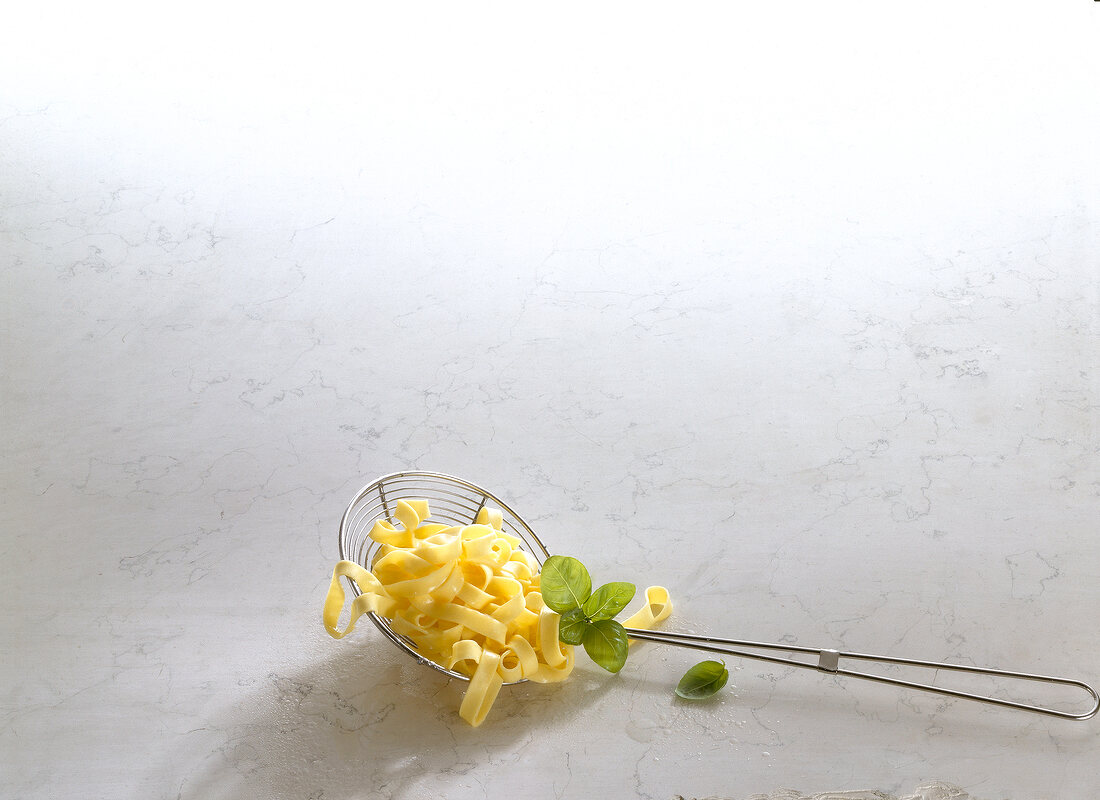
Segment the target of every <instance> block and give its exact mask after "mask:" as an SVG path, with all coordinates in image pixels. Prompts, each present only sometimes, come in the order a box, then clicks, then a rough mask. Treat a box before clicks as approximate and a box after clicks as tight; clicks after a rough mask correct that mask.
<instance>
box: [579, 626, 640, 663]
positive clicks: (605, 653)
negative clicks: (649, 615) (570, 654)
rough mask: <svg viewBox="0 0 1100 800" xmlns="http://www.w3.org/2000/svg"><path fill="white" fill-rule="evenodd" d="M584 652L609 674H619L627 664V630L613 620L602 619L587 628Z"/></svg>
mask: <svg viewBox="0 0 1100 800" xmlns="http://www.w3.org/2000/svg"><path fill="white" fill-rule="evenodd" d="M583 644H584V652H586V653H588V657H589V658H591V659H592V660H593V661H595V662H596V663H597V664H599V665H600V666H601V667H603V668H604V669H606V670H607V671H608V672H618V671H619V670H621V669H622V668H623V664H625V663H626V654H627V650H628V648H629V642H628V641H627V638H626V630H625V629H624V628H623V626H622V625H620V624H619V623H618V622H616V621H615V620H613V619H601V620H599V621H598V622H593V623H591V624H589V625H587V626H585V630H584V640H583Z"/></svg>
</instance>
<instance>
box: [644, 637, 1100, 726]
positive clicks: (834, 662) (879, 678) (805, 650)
mask: <svg viewBox="0 0 1100 800" xmlns="http://www.w3.org/2000/svg"><path fill="white" fill-rule="evenodd" d="M626 633H627V636H629V637H630V638H631V639H640V640H642V641H647V642H657V643H659V644H671V645H675V646H676V647H687V648H690V649H692V650H705V651H707V652H711V653H721V654H723V655H729V656H739V657H741V658H753V659H757V660H759V661H770V662H771V663H773V664H782V665H783V666H787V667H803V668H805V669H815V670H819V671H821V672H827V673H829V674H831V675H843V676H845V677H848V678H861V679H863V680H868V681H875V682H876V683H888V684H890V685H892V686H902V687H905V688H907V689H919V690H921V691H925V692H934V693H936V694H941V695H947V696H948V697H958V698H962V699H964V700H977V701H979V702H982V703H989V704H991V705H997V706H1005V707H1007V708H1016V709H1020V710H1022V711H1034V712H1036V713H1038V714H1046V715H1048V716H1051V717H1061V718H1063V719H1075V720H1086V719H1090V718H1091V717H1093V716H1095V714H1096V712H1097V710H1098V709H1100V696H1098V695H1097V693H1096V690H1095V689H1093V688H1092V687H1091V686H1089V685H1088V684H1087V683H1083V682H1082V681H1078V680H1073V679H1071V678H1059V677H1054V676H1051V675H1035V674H1032V673H1029V672H1013V671H1009V670H1000V669H990V668H988V667H971V666H966V665H964V664H947V663H944V662H941V661H922V660H918V659H912V658H896V657H894V656H880V655H872V654H869V653H847V652H843V651H840V650H833V649H831V648H816V647H800V646H797V645H786V644H777V643H774V642H750V641H745V640H741V639H722V638H717V637H713V636H701V635H699V634H693V633H673V632H669V631H645V630H637V629H635V628H627V629H626ZM741 647H752V648H756V649H761V650H777V651H783V652H787V653H800V654H807V655H814V656H817V662H816V663H812V662H806V661H795V660H793V659H791V658H783V657H780V656H773V655H766V654H764V653H752V652H746V651H743V650H739V649H734V648H741ZM841 659H851V660H856V661H871V662H878V663H882V664H899V665H903V666H908V667H920V668H924V669H929V670H934V671H938V670H948V671H951V672H966V673H970V674H972V675H984V676H987V677H999V678H1010V679H1013V680H1022V681H1038V682H1041V683H1054V684H1059V685H1062V686H1070V687H1073V688H1075V689H1082V690H1084V691H1085V692H1086V693H1087V694H1088V695H1089V697H1090V698H1091V699H1092V707H1091V708H1090V709H1089V710H1088V711H1085V712H1083V713H1079V714H1075V713H1072V712H1069V711H1059V710H1057V709H1054V708H1048V707H1045V706H1038V705H1031V704H1028V703H1018V702H1016V701H1014V700H1003V699H1001V698H999V697H991V696H988V695H981V694H972V693H970V692H960V691H957V690H955V689H948V688H947V687H944V686H936V685H933V684H931V683H916V682H914V681H903V680H899V679H897V678H889V677H887V676H885V675H876V674H874V673H870V672H857V671H855V670H849V669H844V668H842V667H841V666H840V661H841ZM933 679H934V678H933Z"/></svg>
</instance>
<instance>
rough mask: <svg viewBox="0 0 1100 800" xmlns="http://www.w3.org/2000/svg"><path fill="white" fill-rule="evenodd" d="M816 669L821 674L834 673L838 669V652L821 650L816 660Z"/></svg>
mask: <svg viewBox="0 0 1100 800" xmlns="http://www.w3.org/2000/svg"><path fill="white" fill-rule="evenodd" d="M817 668H818V669H819V670H821V671H822V672H836V671H837V670H838V669H839V668H840V652H839V651H837V650H822V651H821V654H820V655H819V656H818V658H817Z"/></svg>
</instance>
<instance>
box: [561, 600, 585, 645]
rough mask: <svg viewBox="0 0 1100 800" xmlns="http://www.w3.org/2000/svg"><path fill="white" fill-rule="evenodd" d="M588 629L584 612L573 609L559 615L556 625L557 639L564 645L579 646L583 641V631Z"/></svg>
mask: <svg viewBox="0 0 1100 800" xmlns="http://www.w3.org/2000/svg"><path fill="white" fill-rule="evenodd" d="M586 628H588V618H587V617H586V616H585V615H584V611H582V610H581V609H579V608H574V609H573V610H572V611H566V612H565V613H564V614H562V615H561V621H560V622H559V623H558V639H560V640H561V641H563V642H565V643H566V644H581V642H583V641H584V631H585V629H586Z"/></svg>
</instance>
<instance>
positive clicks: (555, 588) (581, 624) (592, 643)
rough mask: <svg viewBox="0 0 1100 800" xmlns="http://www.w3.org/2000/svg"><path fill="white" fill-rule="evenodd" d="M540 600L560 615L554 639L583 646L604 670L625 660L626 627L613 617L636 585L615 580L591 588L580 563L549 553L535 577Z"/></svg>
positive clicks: (615, 668) (611, 669) (615, 667)
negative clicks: (538, 575)
mask: <svg viewBox="0 0 1100 800" xmlns="http://www.w3.org/2000/svg"><path fill="white" fill-rule="evenodd" d="M539 589H540V591H541V592H542V600H543V602H544V603H546V605H547V606H549V607H550V610H552V611H556V612H558V613H559V614H561V621H560V623H559V626H558V638H559V639H560V640H561V641H563V642H565V643H566V644H573V645H578V644H579V645H583V646H584V652H586V653H588V657H589V658H591V659H592V660H593V661H595V662H596V663H597V664H599V665H600V666H601V667H603V668H604V669H606V670H607V671H608V672H618V671H619V670H621V669H622V668H623V664H625V663H626V655H627V651H628V640H627V636H626V629H625V628H624V627H623V626H622V625H621V624H620V623H618V622H616V621H615V620H614V617H615V615H616V614H618V613H619V612H620V611H622V610H623V609H624V608H626V605H627V603H629V602H630V601H631V600H632V599H633V598H634V593H635V592H636V591H637V587H635V586H634V584H632V583H626V582H623V581H616V582H614V583H605V584H604V585H603V586H601V587H599V588H598V589H596V591H594V592H593V591H592V576H591V575H589V574H588V570H587V569H586V568H585V566H584V564H582V563H581V562H580V561H578V560H577V559H575V558H571V557H569V556H550V558H548V559H546V563H545V564H543V565H542V576H541V577H540V578H539Z"/></svg>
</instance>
